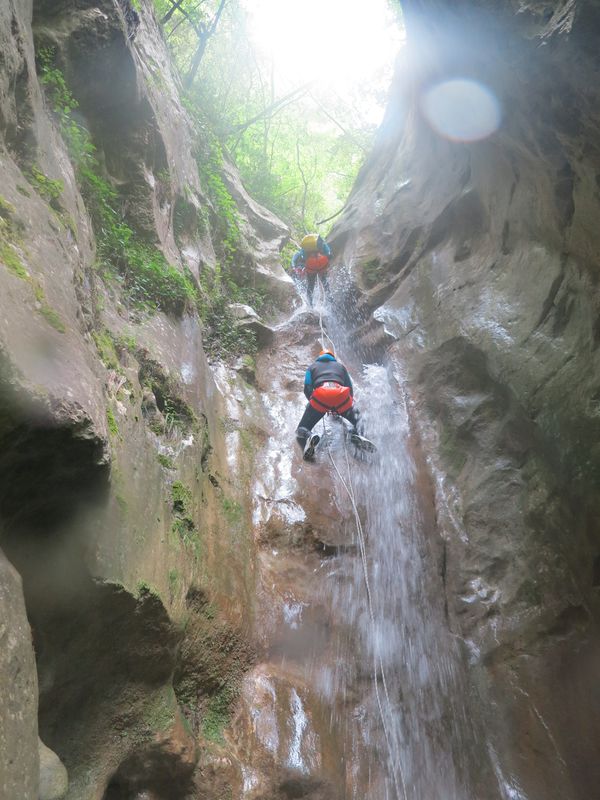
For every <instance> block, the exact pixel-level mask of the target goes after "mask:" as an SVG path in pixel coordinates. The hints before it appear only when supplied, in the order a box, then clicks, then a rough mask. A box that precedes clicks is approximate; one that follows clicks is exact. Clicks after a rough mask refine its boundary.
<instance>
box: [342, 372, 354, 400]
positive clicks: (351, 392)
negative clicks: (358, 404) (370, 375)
mask: <svg viewBox="0 0 600 800" xmlns="http://www.w3.org/2000/svg"><path fill="white" fill-rule="evenodd" d="M344 369H345V370H346V386H349V387H350V394H351V395H352V397H354V387H353V386H352V378H351V377H350V373H349V372H348V370H347V369H346V368H345V367H344Z"/></svg>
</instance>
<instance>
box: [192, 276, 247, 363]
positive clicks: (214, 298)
mask: <svg viewBox="0 0 600 800" xmlns="http://www.w3.org/2000/svg"><path fill="white" fill-rule="evenodd" d="M231 284H232V282H228V283H227V286H228V287H229V289H230V290H231ZM236 294H237V293H236V292H233V291H231V293H230V294H229V296H227V289H226V288H225V285H224V283H223V282H222V281H221V279H220V273H219V270H217V271H216V275H215V276H213V283H212V286H211V288H210V289H208V290H207V291H206V293H205V294H204V296H203V297H201V300H200V316H201V318H202V320H203V322H204V323H205V331H204V340H203V344H204V349H205V351H206V353H207V354H208V355H209V356H210V357H213V358H217V357H221V358H223V357H230V358H232V357H235V356H238V355H240V354H241V353H247V354H249V355H253V354H254V353H256V350H257V344H256V335H255V333H254V331H250V330H247V329H245V328H243V327H241V326H238V325H237V320H236V319H235V317H234V316H233V314H232V313H231V311H230V310H229V308H228V306H229V304H230V303H232V302H243V301H242V300H241V299H239V295H237V296H236Z"/></svg>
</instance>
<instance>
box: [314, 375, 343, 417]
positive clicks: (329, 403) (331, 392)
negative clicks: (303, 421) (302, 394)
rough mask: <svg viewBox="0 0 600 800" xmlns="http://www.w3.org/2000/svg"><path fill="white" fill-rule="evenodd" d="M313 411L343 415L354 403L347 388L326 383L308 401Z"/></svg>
mask: <svg viewBox="0 0 600 800" xmlns="http://www.w3.org/2000/svg"><path fill="white" fill-rule="evenodd" d="M309 402H310V404H311V406H312V407H313V408H314V409H315V411H320V412H322V413H326V412H331V413H335V414H344V413H345V412H346V411H349V410H350V409H351V408H352V406H353V404H354V401H353V399H352V394H351V393H350V387H349V386H342V385H341V384H340V383H337V382H336V381H326V382H325V383H322V384H321V385H320V386H317V388H316V389H315V390H314V392H313V393H312V395H311V396H310V400H309Z"/></svg>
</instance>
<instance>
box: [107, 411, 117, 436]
mask: <svg viewBox="0 0 600 800" xmlns="http://www.w3.org/2000/svg"><path fill="white" fill-rule="evenodd" d="M106 422H107V424H108V430H109V432H110V434H111V436H120V433H119V425H118V424H117V420H116V417H115V412H114V411H113V410H112V408H107V409H106Z"/></svg>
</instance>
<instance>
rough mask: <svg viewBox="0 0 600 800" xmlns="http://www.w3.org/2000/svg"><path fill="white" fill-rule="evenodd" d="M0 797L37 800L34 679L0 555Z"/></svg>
mask: <svg viewBox="0 0 600 800" xmlns="http://www.w3.org/2000/svg"><path fill="white" fill-rule="evenodd" d="M0 680H1V681H2V686H3V687H4V688H3V691H2V694H1V696H0V793H1V794H2V797H22V798H23V800H38V786H39V775H38V772H39V768H38V764H39V757H38V745H37V675H36V669H35V658H34V655H33V648H32V646H31V633H30V630H29V623H28V621H27V617H26V614H25V606H24V603H23V594H22V590H21V580H20V578H19V575H18V574H17V571H16V570H15V569H14V567H13V566H12V565H11V564H10V563H9V562H8V561H7V560H6V558H5V557H4V555H3V554H1V553H0Z"/></svg>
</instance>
